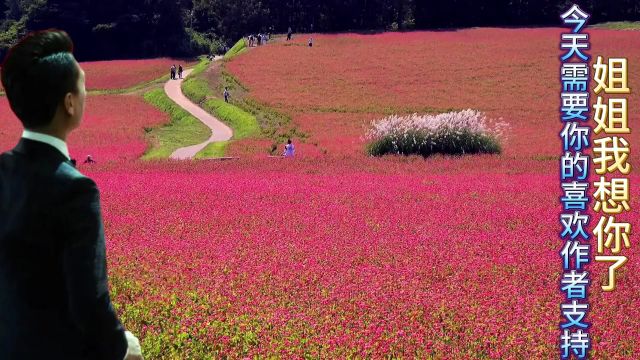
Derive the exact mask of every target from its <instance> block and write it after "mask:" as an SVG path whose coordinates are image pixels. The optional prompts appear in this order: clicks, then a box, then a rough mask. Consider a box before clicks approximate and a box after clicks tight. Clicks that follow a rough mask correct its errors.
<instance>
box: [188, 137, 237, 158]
mask: <svg viewBox="0 0 640 360" xmlns="http://www.w3.org/2000/svg"><path fill="white" fill-rule="evenodd" d="M228 145H229V142H228V141H220V142H214V143H210V144H209V145H207V146H206V147H205V148H204V149H202V150H200V151H199V152H198V153H197V154H196V156H194V159H211V158H217V157H223V156H224V154H225V152H226V151H227V146H228Z"/></svg>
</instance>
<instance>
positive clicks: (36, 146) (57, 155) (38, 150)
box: [13, 138, 71, 164]
mask: <svg viewBox="0 0 640 360" xmlns="http://www.w3.org/2000/svg"><path fill="white" fill-rule="evenodd" d="M13 151H15V152H18V153H21V154H24V155H27V156H28V157H34V158H45V159H48V160H50V161H56V162H66V163H69V164H71V162H70V161H69V160H68V159H67V157H66V156H65V155H64V154H63V153H61V152H60V151H58V149H56V148H55V147H53V146H51V145H49V144H47V143H43V142H40V141H36V140H31V139H27V138H20V141H19V142H18V145H16V147H15V148H13Z"/></svg>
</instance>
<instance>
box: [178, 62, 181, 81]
mask: <svg viewBox="0 0 640 360" xmlns="http://www.w3.org/2000/svg"><path fill="white" fill-rule="evenodd" d="M178 77H180V79H182V65H178Z"/></svg>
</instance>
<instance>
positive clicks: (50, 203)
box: [0, 138, 127, 360]
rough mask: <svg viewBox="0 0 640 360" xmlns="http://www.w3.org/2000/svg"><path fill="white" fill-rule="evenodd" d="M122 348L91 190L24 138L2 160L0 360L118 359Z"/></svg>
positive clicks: (89, 183)
mask: <svg viewBox="0 0 640 360" xmlns="http://www.w3.org/2000/svg"><path fill="white" fill-rule="evenodd" d="M126 349H127V341H126V338H125V336H124V328H123V326H122V324H121V323H120V321H119V320H118V318H117V316H116V314H115V311H114V309H113V307H112V304H111V300H110V298H109V291H108V288H107V268H106V259H105V243H104V229H103V225H102V216H101V212H100V198H99V192H98V189H97V187H96V184H95V182H94V181H93V180H91V179H89V178H87V177H85V176H84V175H82V174H81V173H80V172H79V171H78V170H76V169H75V167H73V166H72V165H71V163H70V162H69V161H68V160H67V159H66V157H65V156H64V155H63V154H61V153H60V152H59V151H58V150H57V149H56V148H54V147H53V146H51V145H49V144H45V143H42V142H38V141H34V140H29V139H25V138H22V139H21V140H20V142H19V143H18V145H17V146H16V147H15V148H14V149H13V150H11V151H9V152H6V153H3V154H2V155H0V359H2V360H13V359H20V360H22V359H65V360H75V359H109V360H111V359H114V360H122V359H123V358H124V356H125V353H126Z"/></svg>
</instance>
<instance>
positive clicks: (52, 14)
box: [0, 0, 640, 60]
mask: <svg viewBox="0 0 640 360" xmlns="http://www.w3.org/2000/svg"><path fill="white" fill-rule="evenodd" d="M572 3H574V2H573V1H569V0H486V1H478V0H447V1H443V0H440V1H432V0H326V1H319V0H108V1H107V0H5V1H2V0H0V16H1V15H2V14H3V15H4V17H3V18H2V20H1V22H0V55H2V56H4V54H5V52H6V50H7V48H8V47H10V46H11V45H12V44H14V43H15V42H16V41H17V39H19V38H20V37H21V36H23V35H24V34H26V33H27V32H29V31H32V30H38V29H44V28H49V27H56V28H60V29H64V30H66V31H67V32H69V34H70V35H71V36H72V38H73V39H74V42H75V43H76V56H77V57H78V58H79V59H81V60H96V59H114V58H137V57H155V56H191V55H194V54H201V53H209V52H220V51H222V50H223V49H224V48H225V47H226V46H230V45H231V44H232V43H233V42H234V41H235V40H237V39H238V38H240V37H242V36H245V35H247V34H249V33H256V32H272V33H283V32H286V31H287V29H288V27H291V28H292V29H293V31H294V32H311V31H314V32H339V31H380V30H414V29H446V28H459V27H470V26H548V25H551V26H558V25H559V24H560V19H559V14H560V13H561V12H562V11H563V10H565V9H567V8H568V7H569V6H570V5H571V4H572ZM575 3H577V4H579V5H580V6H581V7H582V8H583V9H584V10H585V11H588V12H589V13H591V14H592V19H591V23H594V22H604V21H613V20H640V1H638V0H582V1H581V0H576V1H575Z"/></svg>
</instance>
